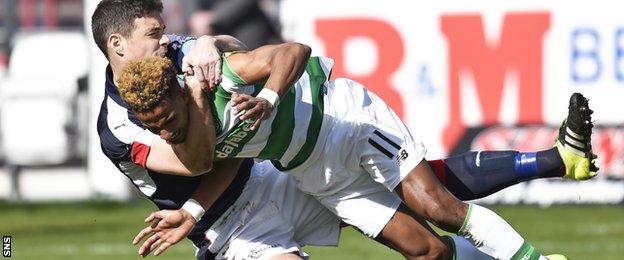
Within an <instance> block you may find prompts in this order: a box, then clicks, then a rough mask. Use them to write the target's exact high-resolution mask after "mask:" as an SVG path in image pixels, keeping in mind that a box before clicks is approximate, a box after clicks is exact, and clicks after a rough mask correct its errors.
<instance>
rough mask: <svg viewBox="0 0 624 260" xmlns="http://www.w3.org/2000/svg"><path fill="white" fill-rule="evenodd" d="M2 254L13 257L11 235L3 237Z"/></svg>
mask: <svg viewBox="0 0 624 260" xmlns="http://www.w3.org/2000/svg"><path fill="white" fill-rule="evenodd" d="M2 256H4V257H11V236H3V237H2Z"/></svg>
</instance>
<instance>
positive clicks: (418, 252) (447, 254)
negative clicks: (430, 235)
mask: <svg viewBox="0 0 624 260" xmlns="http://www.w3.org/2000/svg"><path fill="white" fill-rule="evenodd" d="M402 253H403V256H405V258H406V259H419V260H440V259H451V258H452V256H453V254H452V252H451V250H450V248H449V247H448V246H447V245H446V244H444V243H443V242H441V241H440V240H437V239H430V240H428V241H427V245H426V246H422V245H421V246H419V247H415V248H412V249H408V250H405V251H403V252H402Z"/></svg>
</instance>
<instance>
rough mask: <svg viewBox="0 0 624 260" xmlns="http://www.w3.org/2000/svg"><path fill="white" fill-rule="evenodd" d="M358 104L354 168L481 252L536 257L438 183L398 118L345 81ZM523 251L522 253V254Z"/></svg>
mask: <svg viewBox="0 0 624 260" xmlns="http://www.w3.org/2000/svg"><path fill="white" fill-rule="evenodd" d="M348 84H349V85H351V86H352V90H354V92H356V93H361V92H363V94H356V95H361V96H363V97H365V98H364V99H363V100H369V102H367V103H363V104H364V106H363V109H362V114H364V115H366V116H369V118H367V117H364V116H362V115H360V117H361V118H359V119H358V121H357V123H358V127H359V132H358V133H359V135H358V138H359V139H358V141H357V143H358V145H356V147H355V149H354V151H356V152H357V153H358V154H359V155H360V161H359V162H360V165H361V167H363V168H364V169H365V170H366V171H367V172H368V173H369V174H370V175H371V177H372V178H373V179H374V180H376V181H377V182H379V183H381V184H383V185H384V186H386V187H387V188H389V189H391V190H394V191H395V192H396V193H397V194H398V195H399V197H401V199H402V200H403V202H404V203H405V204H406V205H407V206H408V208H409V209H410V210H412V211H413V212H415V213H416V214H418V215H420V216H422V217H424V218H425V219H426V220H428V221H430V222H432V223H434V224H435V225H436V226H438V227H440V228H442V229H444V230H446V231H448V232H452V233H456V234H458V235H461V236H464V237H465V238H466V239H468V240H469V241H471V243H472V244H473V245H475V246H477V248H479V249H480V250H481V251H482V252H484V253H486V254H488V255H490V256H492V257H495V258H499V259H514V258H518V256H519V258H522V257H525V256H527V257H529V259H538V258H540V257H541V255H540V254H539V253H537V251H536V250H535V249H534V248H533V247H532V246H530V245H528V244H525V242H524V239H523V238H522V237H521V236H520V235H519V234H518V233H517V232H516V231H515V230H514V229H513V228H512V227H511V226H510V225H509V224H508V223H507V222H505V221H504V220H503V219H502V218H501V217H499V216H498V215H497V214H496V213H494V212H492V211H490V210H488V209H486V208H483V207H480V206H478V205H472V204H466V203H464V202H462V201H460V200H458V199H457V198H456V197H454V196H453V195H452V194H451V193H449V192H448V191H447V190H446V188H445V187H444V186H443V185H441V184H440V182H439V181H438V179H437V178H436V177H435V175H434V174H433V172H432V170H431V168H430V167H429V165H428V163H427V162H426V161H424V160H423V156H424V147H423V145H422V144H421V143H420V142H416V141H414V139H413V137H412V136H411V134H410V132H409V130H407V128H406V127H405V125H404V124H403V123H402V122H401V121H400V119H399V118H398V116H396V114H395V113H394V112H392V110H391V109H390V108H388V107H387V105H386V104H385V103H384V102H383V101H381V99H379V98H378V97H377V96H376V95H374V94H372V93H370V92H367V91H365V90H364V91H362V90H361V88H360V86H358V84H357V83H348ZM527 253H528V255H527Z"/></svg>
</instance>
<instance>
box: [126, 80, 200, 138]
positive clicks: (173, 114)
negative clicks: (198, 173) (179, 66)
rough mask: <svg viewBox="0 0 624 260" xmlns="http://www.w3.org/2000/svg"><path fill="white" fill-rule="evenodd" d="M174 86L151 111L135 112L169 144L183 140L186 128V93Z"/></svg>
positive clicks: (152, 130)
mask: <svg viewBox="0 0 624 260" xmlns="http://www.w3.org/2000/svg"><path fill="white" fill-rule="evenodd" d="M175 87H176V89H175V90H173V91H174V93H171V94H169V96H168V97H165V98H164V99H163V100H162V101H161V102H160V104H158V106H156V107H155V108H154V109H152V111H149V112H143V113H136V114H137V117H138V118H139V120H141V122H143V124H144V125H145V127H147V129H149V130H150V131H151V132H152V133H154V134H157V135H159V136H160V138H162V139H163V140H165V141H166V142H167V143H169V144H179V143H182V142H184V140H185V139H186V131H187V129H188V95H187V93H186V91H183V90H182V89H181V88H179V87H177V86H175Z"/></svg>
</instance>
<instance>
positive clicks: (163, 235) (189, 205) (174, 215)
mask: <svg viewBox="0 0 624 260" xmlns="http://www.w3.org/2000/svg"><path fill="white" fill-rule="evenodd" d="M241 161H242V159H232V160H225V161H219V162H216V163H215V165H214V170H213V173H212V174H204V175H202V178H201V182H200V184H199V186H198V187H197V189H196V190H195V192H194V193H193V195H192V197H191V198H192V199H191V200H189V201H187V202H186V203H185V204H184V206H183V207H182V208H181V209H179V210H160V211H156V212H152V213H151V214H150V215H149V216H148V217H147V218H146V219H145V222H147V223H150V222H151V223H152V224H151V225H150V226H148V227H146V228H144V229H143V230H141V231H140V232H139V233H138V234H137V235H136V236H135V237H134V239H133V240H132V243H133V244H135V245H136V244H138V243H139V242H140V241H141V240H143V239H144V238H146V237H148V238H147V240H145V242H143V244H142V245H141V247H140V248H139V254H140V255H141V256H147V255H148V254H149V253H150V252H152V251H154V255H159V254H161V253H162V252H164V251H165V250H166V249H167V248H169V247H171V246H172V245H175V244H176V243H178V242H180V241H181V240H182V239H184V237H186V236H187V235H188V234H189V233H190V232H191V230H192V229H193V226H195V223H197V221H199V219H200V218H201V216H202V214H203V213H204V211H205V210H204V209H208V208H210V206H212V204H213V203H214V202H215V201H216V200H217V199H218V198H219V196H220V195H221V194H222V193H223V192H224V191H225V190H226V189H227V187H228V186H229V185H230V183H231V182H232V180H233V179H234V176H235V175H236V172H237V170H238V168H239V166H240V163H241Z"/></svg>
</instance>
